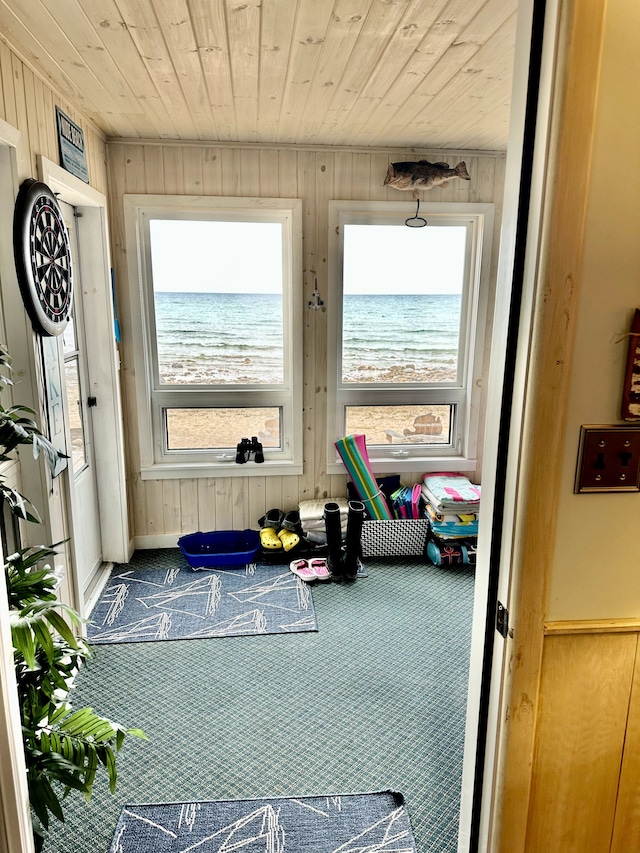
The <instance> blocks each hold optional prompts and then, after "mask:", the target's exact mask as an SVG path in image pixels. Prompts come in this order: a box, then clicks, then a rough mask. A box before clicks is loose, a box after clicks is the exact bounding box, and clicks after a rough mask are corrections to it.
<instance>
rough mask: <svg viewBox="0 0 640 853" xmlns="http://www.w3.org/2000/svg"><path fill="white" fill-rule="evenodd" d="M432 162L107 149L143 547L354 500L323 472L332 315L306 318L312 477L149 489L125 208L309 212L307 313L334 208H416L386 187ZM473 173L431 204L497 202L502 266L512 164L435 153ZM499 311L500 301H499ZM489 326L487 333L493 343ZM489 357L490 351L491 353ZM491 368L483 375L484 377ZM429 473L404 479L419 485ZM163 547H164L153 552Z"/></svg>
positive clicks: (136, 527) (137, 529)
mask: <svg viewBox="0 0 640 853" xmlns="http://www.w3.org/2000/svg"><path fill="white" fill-rule="evenodd" d="M422 153H424V156H427V157H431V159H433V155H434V153H435V152H416V151H415V150H412V151H405V150H393V151H392V150H388V151H375V152H367V151H354V150H349V149H327V148H325V149H321V148H312V147H306V146H305V147H293V146H283V147H275V146H266V145H246V146H235V147H234V146H232V145H223V146H214V145H200V144H193V145H184V144H150V143H147V144H145V143H135V142H134V143H124V142H110V143H109V144H108V173H109V188H110V195H109V199H110V219H111V225H112V229H113V239H112V250H113V260H114V266H115V271H116V287H117V292H118V298H119V312H120V322H121V328H122V332H123V342H122V353H121V357H122V364H123V368H124V369H123V374H122V375H123V383H124V384H123V398H124V408H125V417H126V423H127V431H126V432H127V467H128V471H129V485H130V491H131V494H130V504H129V505H130V507H131V528H132V531H133V533H134V536H135V537H136V543H137V544H138V545H139V546H141V545H143V544H145V542H146V544H148V545H149V544H154V539H153V537H157V536H162V535H167V534H180V533H184V532H191V531H193V530H196V529H200V530H211V529H214V528H217V529H225V528H244V527H255V526H256V525H257V520H258V518H259V517H260V516H261V515H263V513H264V512H265V510H266V509H269V508H270V507H280V508H281V509H284V510H288V509H294V508H296V507H297V505H298V503H299V502H300V501H302V500H307V499H313V498H326V497H340V496H344V495H345V494H346V478H345V477H344V476H343V475H327V474H326V472H325V446H326V384H327V382H326V364H327V352H326V340H327V315H326V311H308V310H305V315H304V360H303V369H304V403H303V404H304V473H303V474H302V475H301V476H284V477H273V476H271V477H264V478H263V477H251V478H245V477H233V478H232V477H217V478H215V479H204V478H201V479H183V480H145V481H143V480H142V479H141V478H140V462H139V449H138V437H137V416H136V407H135V382H134V373H133V353H132V349H131V340H130V337H129V329H130V320H129V316H128V297H127V293H126V286H127V284H126V282H127V278H126V265H125V255H124V250H125V247H124V243H123V239H124V238H123V234H124V225H123V203H122V197H123V195H124V194H125V193H160V194H161V193H166V194H174V193H175V194H187V195H191V194H192V195H201V194H202V195H221V196H233V195H237V196H245V197H246V196H262V197H283V198H286V197H289V198H302V200H303V265H304V296H303V305H305V306H306V305H307V303H308V301H309V299H310V298H311V294H312V292H313V289H314V282H315V279H316V277H317V280H318V288H319V290H320V293H321V295H322V298H323V299H324V300H325V303H328V294H327V267H328V262H327V229H328V202H329V200H331V199H344V200H354V199H355V200H360V199H371V200H386V199H389V200H392V201H401V200H407V199H406V196H405V195H404V194H401V193H398V192H397V191H395V190H392V189H388V188H387V187H384V186H383V180H384V177H385V174H386V171H387V166H388V164H389V162H390V161H392V160H403V159H418V157H419V155H420V154H422ZM463 157H464V159H465V160H466V162H467V166H468V168H469V172H470V174H471V176H472V180H471V182H470V183H467V182H462V181H452V182H451V183H450V184H449V185H447V186H446V187H444V188H437V189H434V190H433V191H432V192H431V193H430V194H429V201H432V200H433V201H458V202H493V203H495V204H496V228H495V234H494V240H493V246H494V263H493V269H494V270H495V268H496V264H495V261H496V258H497V250H498V243H499V239H498V238H499V228H500V210H501V201H502V191H503V183H504V156H503V155H500V154H496V155H493V154H487V155H483V156H469V152H466V153H465V152H455V151H453V152H452V151H447V152H437V158H438V159H449V160H450V161H451V162H457V160H458V159H462V158H463ZM490 301H491V302H492V299H491V300H490ZM490 327H491V324H489V332H488V334H490ZM487 352H488V348H487ZM485 368H486V365H485ZM421 473H422V472H420V471H417V472H415V473H414V474H406V475H403V482H405V483H407V484H409V483H411V482H415V481H416V480H417V479H418V478H419V477H420V474H421ZM156 542H157V543H158V544H159V542H160V540H156Z"/></svg>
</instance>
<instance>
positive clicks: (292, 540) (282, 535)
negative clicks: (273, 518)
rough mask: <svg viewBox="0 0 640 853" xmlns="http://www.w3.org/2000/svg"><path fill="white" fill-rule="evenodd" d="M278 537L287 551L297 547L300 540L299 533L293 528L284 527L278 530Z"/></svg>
mask: <svg viewBox="0 0 640 853" xmlns="http://www.w3.org/2000/svg"><path fill="white" fill-rule="evenodd" d="M278 537H279V539H280V541H281V543H282V547H283V548H284V550H285V551H290V550H291V549H292V548H295V547H296V545H297V544H298V542H299V541H300V537H299V536H298V534H297V533H294V532H293V531H292V530H285V529H284V528H283V529H282V530H280V531H279V532H278Z"/></svg>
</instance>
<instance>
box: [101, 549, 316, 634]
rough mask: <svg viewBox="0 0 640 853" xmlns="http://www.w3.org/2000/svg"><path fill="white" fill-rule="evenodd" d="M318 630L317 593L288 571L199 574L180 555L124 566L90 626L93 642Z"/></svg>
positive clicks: (163, 554)
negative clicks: (314, 605)
mask: <svg viewBox="0 0 640 853" xmlns="http://www.w3.org/2000/svg"><path fill="white" fill-rule="evenodd" d="M136 558H137V559H136ZM317 630H318V627H317V623H316V616H315V611H314V608H313V599H312V598H311V591H310V589H309V587H308V586H307V584H305V583H304V582H303V581H301V580H300V579H299V578H297V577H296V576H295V575H294V574H292V572H290V571H289V568H288V566H266V565H261V564H255V563H252V564H250V565H248V566H233V567H228V568H224V567H221V568H218V569H212V570H207V571H197V572H195V571H193V570H192V569H191V568H190V567H188V566H185V564H184V558H183V557H182V555H181V553H180V551H178V550H173V549H172V550H170V551H156V552H148V551H147V552H140V555H138V554H136V555H135V556H134V559H133V560H132V561H131V563H129V564H127V565H120V566H116V567H115V568H114V571H113V574H112V575H111V577H110V579H109V581H108V583H107V586H106V587H105V589H104V591H103V593H102V595H101V596H100V599H99V601H98V603H97V604H96V606H95V608H94V611H93V613H92V614H91V619H90V622H89V624H88V626H87V634H88V639H89V642H90V643H91V644H102V643H143V642H149V641H153V640H195V639H202V638H205V637H230V636H244V635H249V634H287V633H297V632H299V631H317Z"/></svg>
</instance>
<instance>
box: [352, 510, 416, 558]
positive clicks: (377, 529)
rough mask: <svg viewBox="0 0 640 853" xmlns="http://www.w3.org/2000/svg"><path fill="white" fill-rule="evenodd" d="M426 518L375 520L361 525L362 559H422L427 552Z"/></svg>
mask: <svg viewBox="0 0 640 853" xmlns="http://www.w3.org/2000/svg"><path fill="white" fill-rule="evenodd" d="M428 538H429V520H428V519H426V518H399V519H376V520H371V521H365V522H364V523H363V525H362V556H363V557H396V556H397V557H401V556H406V557H422V556H424V555H425V554H426V551H427V540H428Z"/></svg>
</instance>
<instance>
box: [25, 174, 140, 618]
mask: <svg viewBox="0 0 640 853" xmlns="http://www.w3.org/2000/svg"><path fill="white" fill-rule="evenodd" d="M38 172H39V175H40V179H41V180H42V181H44V183H45V184H47V186H49V187H50V188H51V189H52V190H53V192H55V193H56V194H57V195H59V197H60V199H61V200H62V201H65V202H67V203H68V204H70V205H71V206H73V207H74V208H75V209H76V211H77V213H78V214H79V216H78V218H77V222H76V230H77V238H78V246H79V256H80V257H79V266H80V269H79V276H78V279H79V281H81V282H82V287H83V304H84V309H85V310H84V321H85V334H86V337H87V340H90V341H91V347H89V348H88V350H87V369H88V374H89V388H87V389H86V393H87V394H88V395H89V394H90V395H91V396H94V397H96V399H97V401H98V404H97V407H96V408H95V409H94V417H93V438H94V448H95V464H96V482H97V488H98V503H99V512H100V532H101V537H102V556H103V560H104V561H105V563H126V562H128V560H129V558H130V557H131V554H132V552H133V546H132V542H131V539H130V536H129V522H128V508H127V484H126V475H125V451H124V431H123V422H122V401H121V394H120V359H119V354H118V351H117V348H116V341H115V334H114V309H113V298H112V289H111V261H110V253H109V232H108V221H107V199H106V196H105V195H103V194H102V193H101V192H98V191H97V190H95V189H94V188H93V187H91V186H89V185H88V184H85V183H84V182H83V181H81V180H80V179H79V178H76V177H75V176H74V175H72V174H71V173H69V172H67V171H66V170H65V169H62V168H61V167H60V166H58V165H57V164H56V163H53V162H52V161H51V160H48V159H47V158H46V157H38ZM66 476H67V477H70V476H71V474H70V473H69V472H68V471H67V472H66ZM70 521H71V524H70V526H71V528H72V527H73V513H72V510H71V508H70ZM76 593H77V600H76V604H77V609H78V610H79V612H80V614H81V615H82V616H85V615H86V610H87V609H88V602H87V601H85V600H84V596H83V595H82V591H81V590H77V589H76Z"/></svg>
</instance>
